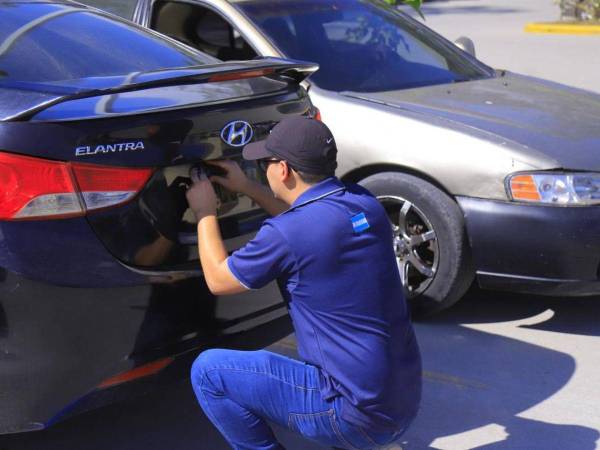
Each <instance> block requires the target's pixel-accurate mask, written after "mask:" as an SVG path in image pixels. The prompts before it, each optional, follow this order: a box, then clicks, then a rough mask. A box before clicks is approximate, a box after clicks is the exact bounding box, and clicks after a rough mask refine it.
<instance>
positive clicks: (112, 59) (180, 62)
mask: <svg viewBox="0 0 600 450" xmlns="http://www.w3.org/2000/svg"><path fill="white" fill-rule="evenodd" d="M209 61H210V62H213V61H214V60H213V59H212V58H211V57H209V56H205V55H203V54H202V53H200V52H196V51H194V50H192V49H187V48H186V47H185V46H182V45H180V44H178V43H174V42H170V41H167V40H164V39H162V38H161V37H159V36H156V35H154V34H152V33H150V32H148V31H145V30H142V29H140V28H138V27H136V26H134V25H129V24H128V23H127V22H125V21H120V20H115V19H113V18H111V17H109V16H105V15H104V14H103V13H96V12H91V11H87V10H85V9H81V8H78V7H74V6H70V5H68V4H62V5H61V4H44V3H37V4H36V3H23V4H19V3H8V4H0V85H4V86H9V85H10V84H11V83H15V82H18V83H21V82H25V83H26V82H57V81H66V80H80V79H83V78H94V77H111V76H127V75H131V76H133V75H134V74H136V73H139V72H147V71H152V70H157V69H160V68H173V67H184V66H196V65H201V64H205V63H207V62H209Z"/></svg>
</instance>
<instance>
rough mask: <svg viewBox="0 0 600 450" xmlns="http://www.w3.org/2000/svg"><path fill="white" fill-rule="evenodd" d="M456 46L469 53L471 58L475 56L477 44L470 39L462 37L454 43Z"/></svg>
mask: <svg viewBox="0 0 600 450" xmlns="http://www.w3.org/2000/svg"><path fill="white" fill-rule="evenodd" d="M454 45H456V46H457V47H458V48H460V49H461V50H463V51H465V52H467V53H468V54H470V55H471V56H473V57H474V56H475V44H473V41H472V40H471V39H469V38H468V37H465V36H461V37H459V38H458V39H457V40H455V41H454Z"/></svg>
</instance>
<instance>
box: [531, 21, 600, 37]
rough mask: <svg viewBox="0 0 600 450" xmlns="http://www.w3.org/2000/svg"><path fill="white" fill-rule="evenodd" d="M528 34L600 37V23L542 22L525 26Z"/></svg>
mask: <svg viewBox="0 0 600 450" xmlns="http://www.w3.org/2000/svg"><path fill="white" fill-rule="evenodd" d="M525 32H526V33H555V34H587V35H594V34H597V35H600V23H593V24H587V23H579V22H577V23H574V22H540V23H535V22H534V23H528V24H527V25H525Z"/></svg>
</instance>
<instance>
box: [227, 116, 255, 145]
mask: <svg viewBox="0 0 600 450" xmlns="http://www.w3.org/2000/svg"><path fill="white" fill-rule="evenodd" d="M252 136H254V132H253V131H252V127H251V126H250V124H249V123H248V122H244V121H243V120H234V121H233V122H229V123H228V124H227V125H225V126H224V127H223V129H222V130H221V139H223V141H225V142H226V143H227V144H229V145H231V146H232V147H243V146H244V145H246V144H247V143H248V142H250V141H251V140H252Z"/></svg>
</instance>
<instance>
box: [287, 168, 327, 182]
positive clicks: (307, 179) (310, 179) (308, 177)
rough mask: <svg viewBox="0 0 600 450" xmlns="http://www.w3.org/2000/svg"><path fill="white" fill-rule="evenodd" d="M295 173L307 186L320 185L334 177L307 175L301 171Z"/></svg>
mask: <svg viewBox="0 0 600 450" xmlns="http://www.w3.org/2000/svg"><path fill="white" fill-rule="evenodd" d="M295 172H296V173H297V174H298V175H299V176H300V178H301V179H302V181H304V182H305V183H306V184H317V183H320V182H321V181H323V180H324V179H325V178H329V177H332V176H333V174H332V175H321V174H314V173H306V172H302V171H300V170H295Z"/></svg>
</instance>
